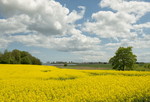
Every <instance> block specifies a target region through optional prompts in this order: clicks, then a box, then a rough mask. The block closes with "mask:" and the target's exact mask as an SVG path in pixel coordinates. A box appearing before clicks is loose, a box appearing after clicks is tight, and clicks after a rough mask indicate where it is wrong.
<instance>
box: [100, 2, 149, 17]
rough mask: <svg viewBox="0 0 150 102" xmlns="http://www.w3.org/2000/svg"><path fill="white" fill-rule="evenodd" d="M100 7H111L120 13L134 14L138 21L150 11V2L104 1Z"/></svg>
mask: <svg viewBox="0 0 150 102" xmlns="http://www.w3.org/2000/svg"><path fill="white" fill-rule="evenodd" d="M99 5H100V7H110V8H111V9H113V10H116V11H118V12H126V13H130V14H134V15H136V18H137V19H138V18H140V17H141V16H143V15H144V14H145V13H146V12H149V11H150V3H149V2H143V1H135V0H102V1H101V2H100V4H99Z"/></svg>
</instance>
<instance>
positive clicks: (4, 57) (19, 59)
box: [0, 49, 42, 65]
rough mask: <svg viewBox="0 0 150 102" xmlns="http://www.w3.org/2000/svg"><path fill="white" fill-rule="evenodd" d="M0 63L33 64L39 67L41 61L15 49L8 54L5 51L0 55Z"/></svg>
mask: <svg viewBox="0 0 150 102" xmlns="http://www.w3.org/2000/svg"><path fill="white" fill-rule="evenodd" d="M0 63H1V64H35V65H41V64H42V63H41V61H40V60H39V59H38V58H36V57H34V56H32V55H31V54H30V53H28V52H26V51H19V50H17V49H15V50H13V51H12V52H9V51H7V50H5V51H4V53H0Z"/></svg>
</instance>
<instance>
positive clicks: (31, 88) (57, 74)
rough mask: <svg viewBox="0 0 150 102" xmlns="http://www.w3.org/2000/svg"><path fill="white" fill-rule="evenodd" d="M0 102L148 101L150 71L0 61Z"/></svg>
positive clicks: (149, 95)
mask: <svg viewBox="0 0 150 102" xmlns="http://www.w3.org/2000/svg"><path fill="white" fill-rule="evenodd" d="M0 102H150V72H138V71H113V70H74V69H60V68H57V67H54V66H38V65H0Z"/></svg>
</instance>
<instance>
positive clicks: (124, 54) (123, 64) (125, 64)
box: [109, 47, 137, 70]
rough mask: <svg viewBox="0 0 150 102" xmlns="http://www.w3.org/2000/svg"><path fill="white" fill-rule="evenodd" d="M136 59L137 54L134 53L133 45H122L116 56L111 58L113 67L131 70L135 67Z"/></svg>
mask: <svg viewBox="0 0 150 102" xmlns="http://www.w3.org/2000/svg"><path fill="white" fill-rule="evenodd" d="M136 61H137V59H136V55H134V54H133V53H132V47H127V48H124V47H120V48H119V49H118V50H117V51H116V53H115V56H113V57H112V58H111V59H110V60H109V62H110V63H111V64H112V66H113V69H117V70H125V69H126V70H130V69H132V68H133V65H134V64H135V62H136Z"/></svg>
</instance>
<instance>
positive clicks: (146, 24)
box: [133, 22, 150, 29]
mask: <svg viewBox="0 0 150 102" xmlns="http://www.w3.org/2000/svg"><path fill="white" fill-rule="evenodd" d="M133 27H134V29H142V28H150V22H146V23H144V24H135V25H134V26H133Z"/></svg>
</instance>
